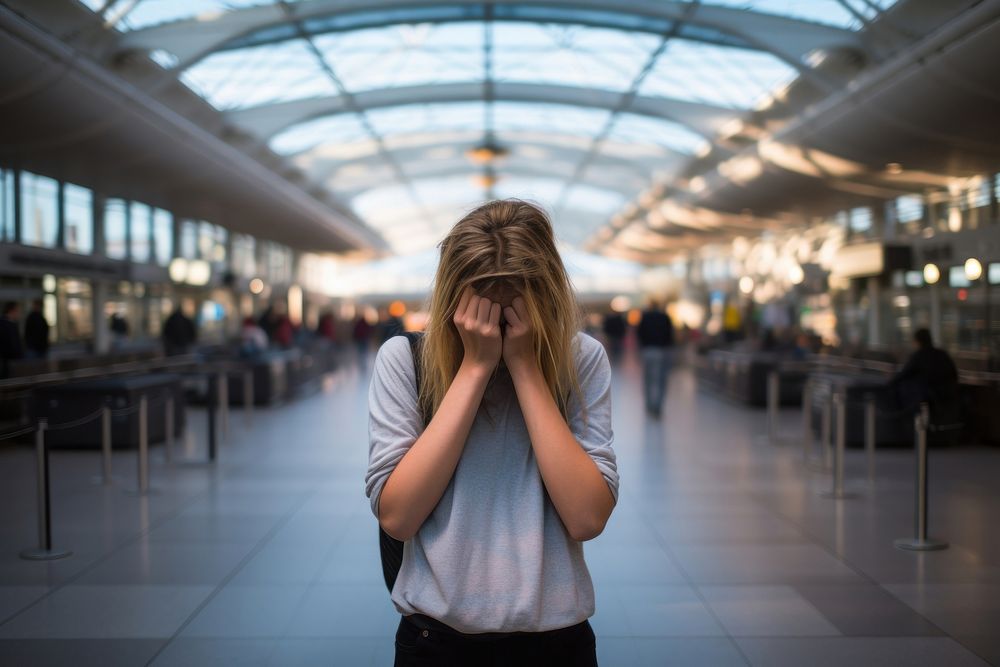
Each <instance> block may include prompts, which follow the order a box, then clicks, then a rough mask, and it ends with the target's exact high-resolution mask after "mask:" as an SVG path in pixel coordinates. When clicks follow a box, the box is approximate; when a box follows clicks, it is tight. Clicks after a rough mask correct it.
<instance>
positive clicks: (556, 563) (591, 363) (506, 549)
mask: <svg viewBox="0 0 1000 667" xmlns="http://www.w3.org/2000/svg"><path fill="white" fill-rule="evenodd" d="M574 359H575V362H576V365H577V371H578V374H579V380H580V386H581V394H582V400H580V399H581V397H580V396H574V397H571V401H570V407H569V425H570V429H571V431H572V432H573V434H574V436H576V439H577V441H578V442H579V443H580V445H581V446H582V447H583V448H584V450H585V451H586V452H587V453H588V454H589V455H590V457H591V458H592V459H593V460H594V463H595V464H597V467H598V469H599V470H600V471H601V474H602V475H603V476H604V479H605V480H606V481H607V483H608V487H609V488H610V489H611V492H612V494H613V495H614V497H615V500H616V501H617V499H618V469H617V465H616V461H615V453H614V450H613V449H612V446H611V445H612V441H613V434H612V430H611V368H610V365H609V364H608V358H607V355H606V354H605V352H604V348H603V346H602V345H601V344H600V343H599V342H597V341H596V340H594V339H593V338H591V337H590V336H588V335H586V334H583V333H580V334H578V335H577V338H576V344H575V345H574ZM368 404H369V457H368V473H367V475H366V478H365V491H366V493H367V495H368V497H369V498H370V499H371V504H372V511H373V512H374V513H375V516H376V517H377V516H378V501H379V495H380V494H381V492H382V487H383V486H384V485H385V482H386V480H387V479H388V478H389V475H391V474H392V471H393V470H394V469H395V467H396V464H398V463H399V461H400V459H402V458H403V455H404V454H406V452H407V451H408V450H409V448H410V447H411V446H412V445H413V443H414V442H415V441H416V439H417V437H418V436H419V435H420V433H421V431H422V430H423V422H422V420H421V418H420V413H419V410H418V408H417V392H416V383H415V377H414V369H413V357H412V355H411V353H410V346H409V341H407V339H406V338H404V337H402V336H398V337H395V338H392V339H390V340H389V341H387V342H386V343H385V344H384V345H383V346H382V348H381V349H380V350H379V353H378V356H377V357H376V359H375V370H374V374H373V376H372V382H371V387H370V390H369V396H368ZM584 412H585V413H586V420H584ZM392 601H393V603H394V604H395V606H396V609H397V610H398V611H399V612H400V613H402V614H404V615H408V614H412V613H422V614H425V615H427V616H430V617H432V618H435V619H437V620H439V621H441V622H443V623H446V624H448V625H449V626H451V627H453V628H455V629H456V630H459V631H461V632H466V633H479V632H518V631H521V632H541V631H545V630H553V629H556V628H562V627H568V626H571V625H574V624H576V623H579V622H581V621H583V620H585V619H587V618H589V617H590V616H591V615H593V613H594V587H593V584H592V583H591V580H590V573H589V572H588V571H587V566H586V564H585V563H584V560H583V545H582V544H581V543H580V542H577V541H576V540H574V539H573V538H571V537H570V536H569V534H568V533H567V532H566V528H565V527H564V526H563V523H562V520H561V519H560V518H559V515H558V514H557V513H556V509H555V507H554V506H553V505H552V501H551V500H549V497H548V495H547V493H546V492H545V486H544V484H543V482H542V477H541V474H540V473H539V470H538V465H537V463H536V461H535V456H534V453H533V451H532V447H531V440H530V438H529V436H528V430H527V427H526V425H525V423H524V417H523V415H522V414H521V408H520V406H519V405H518V402H517V395H516V393H515V392H514V387H513V383H512V381H511V379H510V375H509V374H507V373H506V372H505V371H503V369H501V371H500V372H498V373H497V374H496V375H495V377H494V378H493V380H492V381H491V383H490V385H489V386H488V387H487V391H486V396H485V398H484V401H483V404H482V405H481V406H480V408H479V411H478V413H477V414H476V418H475V420H474V422H473V424H472V429H471V431H470V432H469V437H468V439H467V440H466V443H465V448H464V450H463V452H462V456H461V459H460V460H459V462H458V466H457V467H456V469H455V474H454V476H453V477H452V479H451V482H450V483H449V484H448V487H447V488H446V489H445V492H444V495H443V496H442V497H441V500H440V502H438V504H437V506H436V507H435V508H434V510H433V511H432V512H431V514H430V516H428V517H427V519H426V521H424V523H423V525H422V526H421V527H420V530H419V531H418V532H417V534H416V535H415V536H414V537H413V538H412V539H411V540H409V541H407V542H406V543H405V546H404V549H403V564H402V567H401V569H400V572H399V578H398V579H397V580H396V585H395V587H394V588H393V590H392Z"/></svg>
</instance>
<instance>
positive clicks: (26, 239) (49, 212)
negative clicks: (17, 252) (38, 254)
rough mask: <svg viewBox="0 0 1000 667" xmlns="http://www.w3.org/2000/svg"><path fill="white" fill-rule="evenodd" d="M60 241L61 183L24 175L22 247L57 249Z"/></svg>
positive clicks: (22, 177) (23, 173)
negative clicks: (24, 245)
mask: <svg viewBox="0 0 1000 667" xmlns="http://www.w3.org/2000/svg"><path fill="white" fill-rule="evenodd" d="M58 237H59V183H58V182H56V181H55V180H53V179H51V178H47V177H45V176H39V175H37V174H32V173H30V172H26V171H22V172H21V243H24V244H27V245H36V246H42V247H44V248H54V247H55V245H56V241H57V239H58Z"/></svg>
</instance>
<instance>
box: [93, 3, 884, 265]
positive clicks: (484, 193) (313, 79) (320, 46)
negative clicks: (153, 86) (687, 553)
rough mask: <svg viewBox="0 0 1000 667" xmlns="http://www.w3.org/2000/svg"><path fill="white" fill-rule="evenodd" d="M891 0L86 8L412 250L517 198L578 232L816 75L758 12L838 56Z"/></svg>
mask: <svg viewBox="0 0 1000 667" xmlns="http://www.w3.org/2000/svg"><path fill="white" fill-rule="evenodd" d="M894 1H895V0H811V1H810V2H801V1H799V0H702V1H701V2H700V4H699V5H698V7H696V8H695V11H688V10H689V9H690V8H689V7H687V4H688V3H686V2H683V1H679V2H664V3H663V8H664V9H663V10H662V12H660V10H659V9H658V10H657V12H660V13H657V12H650V11H646V10H642V9H641V8H642V7H646V4H645V3H642V2H635V3H634V8H633V7H631V4H632V3H630V0H621V1H619V2H616V3H611V2H610V1H609V2H608V5H607V7H606V8H602V7H601V6H600V5H598V4H596V3H594V4H588V6H587V7H586V8H583V7H574V6H572V4H570V3H564V2H554V3H552V4H546V3H544V2H481V3H473V2H461V3H460V2H453V3H451V4H449V3H447V2H438V1H431V0H427V2H425V3H421V2H420V1H419V0H413V1H407V2H392V1H391V0H371V1H370V2H369V3H365V4H364V5H362V4H361V3H355V4H354V6H355V7H356V8H355V9H353V10H351V11H346V10H338V9H337V8H338V7H339V5H338V3H334V2H325V1H324V0H299V1H298V2H277V0H111V1H110V2H109V1H107V0H84V2H85V3H86V4H88V6H90V7H91V8H93V9H95V10H97V9H99V8H100V9H103V12H104V13H103V18H104V20H105V23H106V24H107V25H108V26H109V27H111V28H113V29H115V30H117V31H119V32H121V33H122V34H123V36H125V37H127V38H131V37H132V36H136V35H138V39H140V40H142V39H147V40H148V42H141V43H142V44H143V45H144V46H143V47H142V48H146V50H147V51H148V52H149V53H150V54H151V55H152V56H153V57H154V59H155V60H156V62H158V63H160V64H161V65H162V66H163V67H165V68H166V69H172V70H173V71H175V72H176V74H177V75H178V76H179V77H180V79H181V80H182V81H183V82H184V83H185V84H186V85H187V86H189V87H190V88H191V89H192V90H193V91H194V92H196V93H197V94H198V95H200V96H202V97H203V98H204V99H205V100H206V101H208V102H209V103H210V104H212V105H213V106H215V107H216V108H217V109H219V110H220V111H222V112H224V113H226V114H229V116H230V119H231V122H233V123H234V124H236V125H240V126H242V127H243V129H244V130H246V131H248V132H250V133H251V134H255V135H256V136H257V137H258V138H259V139H261V140H262V141H266V142H267V143H268V145H269V146H270V147H271V148H272V149H273V150H274V151H275V152H277V153H279V154H282V155H285V156H287V157H288V158H289V159H290V160H291V161H292V162H293V163H294V164H295V165H296V166H297V167H298V168H300V169H302V170H303V171H304V172H305V173H306V174H307V175H308V176H309V177H310V178H311V180H313V181H315V182H317V183H320V184H322V185H324V186H325V187H327V188H328V189H329V190H330V191H331V192H332V194H333V195H334V196H337V197H339V198H341V199H342V200H343V201H345V202H347V203H348V204H349V205H350V206H351V207H352V208H353V209H354V211H355V212H356V213H357V214H358V215H359V216H360V217H361V218H362V219H364V220H365V221H366V222H367V223H368V224H370V225H371V226H372V227H373V228H375V229H376V230H379V231H380V232H381V233H382V235H383V237H384V238H385V239H386V240H387V242H388V243H389V245H390V246H391V247H392V248H393V249H394V250H396V251H397V252H402V253H405V252H417V251H420V250H421V249H423V248H425V247H427V246H428V245H433V244H434V243H435V242H436V241H437V240H439V239H440V237H441V236H442V235H443V233H444V231H445V230H446V229H447V228H448V227H449V226H450V224H452V223H453V222H454V221H455V220H456V219H457V217H458V216H459V215H461V213H462V211H463V210H466V209H468V208H469V207H471V206H473V205H475V204H476V203H477V202H480V201H482V200H484V199H486V198H489V197H503V196H518V197H523V198H527V199H533V200H536V201H538V202H540V203H542V204H543V205H545V206H546V207H548V208H549V210H550V211H551V212H552V214H553V220H554V222H555V224H556V228H557V233H558V234H559V236H560V237H561V238H562V239H563V240H565V241H567V242H570V243H581V242H582V241H583V240H584V239H585V238H586V237H587V236H588V235H590V234H592V233H593V232H594V231H595V230H596V229H597V228H598V227H600V226H601V225H602V224H606V223H607V221H608V219H609V218H610V216H611V215H613V214H614V213H615V212H616V211H617V210H619V209H620V208H621V207H622V206H623V205H624V204H625V203H627V202H628V201H631V200H633V199H635V198H636V196H637V195H638V194H639V193H640V192H642V191H643V190H644V189H645V188H647V187H648V186H649V185H650V183H651V182H652V179H653V178H654V177H662V176H663V175H664V174H668V175H669V174H672V173H675V172H676V171H679V170H680V169H682V168H683V166H684V164H686V161H688V160H690V158H691V156H693V155H695V154H702V152H703V151H704V150H705V149H706V148H707V147H708V146H709V144H710V143H711V142H712V141H713V139H715V137H714V136H712V135H713V132H714V131H712V130H710V129H707V128H712V127H716V126H718V125H719V123H724V122H726V121H728V120H730V119H731V120H734V121H735V120H738V119H741V118H743V117H744V116H746V115H747V114H749V113H750V112H751V111H752V110H753V109H754V108H755V106H756V105H757V104H758V103H759V102H760V101H761V100H762V99H763V98H766V97H767V96H768V95H769V94H772V93H774V92H775V91H776V90H778V89H779V88H781V87H783V86H786V85H787V84H788V83H790V82H791V81H792V80H793V79H794V78H795V77H796V76H798V75H799V71H800V70H801V69H803V68H808V67H809V64H808V60H807V58H806V56H807V51H808V50H803V51H802V52H801V53H798V54H796V53H791V55H790V52H789V49H788V48H787V46H786V45H783V49H784V50H779V49H773V50H771V49H768V48H767V47H766V44H763V42H762V40H763V38H764V37H768V36H769V35H772V34H773V32H771V33H769V32H768V30H773V26H768V27H767V28H766V29H763V32H761V33H759V34H753V33H752V31H753V27H752V25H751V27H747V26H746V25H744V24H745V23H747V22H745V21H743V20H742V19H743V18H744V15H743V12H754V13H755V14H759V15H767V16H757V18H756V19H755V20H756V21H757V24H760V22H761V21H764V22H767V21H772V22H773V21H785V23H782V24H781V26H782V27H783V28H784V29H788V30H794V31H795V34H796V35H799V34H803V32H808V31H810V30H811V31H813V32H814V33H815V34H816V35H817V43H819V45H820V46H823V47H826V46H828V45H829V44H830V43H831V41H830V40H834V41H835V38H837V36H838V35H844V36H845V37H844V39H850V37H849V36H850V35H851V34H852V31H855V30H858V29H860V28H863V27H864V26H865V25H866V23H867V22H868V21H870V20H871V19H873V18H875V17H876V16H877V15H878V13H879V11H881V10H884V9H886V8H888V7H889V6H891V5H892V4H893V3H894ZM362 6H363V7H364V8H363V9H357V7H362ZM671 8H672V11H673V13H671ZM702 10H704V11H705V12H716V14H718V16H716V14H712V15H711V16H710V17H708V18H705V19H704V20H700V19H698V18H697V16H698V14H699V13H700V12H702ZM692 16H694V17H696V18H691V17H692ZM720 17H721V18H720ZM727 17H728V18H727ZM780 17H784V18H780ZM787 19H795V22H792V23H789V22H788V21H787ZM727 20H728V21H729V23H726V21H727ZM749 23H750V24H752V23H753V22H752V21H751V22H749ZM172 30H173V31H174V32H171V31H172ZM147 35H148V37H146V36H147ZM802 41H803V40H801V39H799V42H797V43H801V42H802ZM132 48H135V47H134V46H133V47H132ZM637 100H638V101H641V102H642V104H636V101H637ZM705 115H710V116H711V118H712V122H711V123H707V122H698V121H699V119H700V118H702V117H704V116H705ZM484 146H486V149H483V147H484ZM476 149H480V150H476Z"/></svg>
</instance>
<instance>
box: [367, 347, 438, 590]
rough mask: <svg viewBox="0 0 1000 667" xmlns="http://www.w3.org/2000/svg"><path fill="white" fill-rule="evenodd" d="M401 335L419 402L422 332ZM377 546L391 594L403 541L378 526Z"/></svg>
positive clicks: (397, 573) (400, 560)
mask: <svg viewBox="0 0 1000 667" xmlns="http://www.w3.org/2000/svg"><path fill="white" fill-rule="evenodd" d="M403 335H404V336H406V339H407V340H408V341H410V352H411V353H412V355H413V372H414V377H415V378H416V385H417V401H418V402H419V400H420V341H421V340H422V339H423V334H422V333H420V332H416V331H406V332H404V333H403ZM421 416H422V417H423V420H424V426H427V424H428V422H430V420H429V419H427V416H426V415H424V414H423V409H421ZM378 546H379V556H380V557H381V560H382V577H383V578H384V579H385V587H386V588H388V589H389V593H390V594H391V593H392V587H393V586H395V585H396V577H397V576H399V568H400V567H402V565H403V543H402V542H400V541H399V540H397V539H395V538H393V537H390V536H389V534H388V533H386V532H385V531H384V530H382V527H381V526H379V529H378Z"/></svg>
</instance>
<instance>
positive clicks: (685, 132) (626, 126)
mask: <svg viewBox="0 0 1000 667" xmlns="http://www.w3.org/2000/svg"><path fill="white" fill-rule="evenodd" d="M608 139H609V140H611V141H622V142H626V143H634V144H642V143H648V142H653V143H655V144H658V145H660V146H663V147H665V148H668V149H670V150H671V151H675V152H677V153H684V154H691V153H693V152H694V151H695V150H696V149H697V148H698V147H699V146H701V144H702V143H704V141H705V139H704V137H702V136H701V135H699V134H695V133H694V132H692V131H691V130H689V129H688V128H687V127H685V126H684V125H681V124H679V123H673V122H671V121H667V120H660V119H658V118H650V117H648V116H640V115H638V114H632V113H623V114H620V115H619V116H618V118H617V119H616V120H615V124H614V125H613V126H612V128H611V131H610V132H609V133H608Z"/></svg>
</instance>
